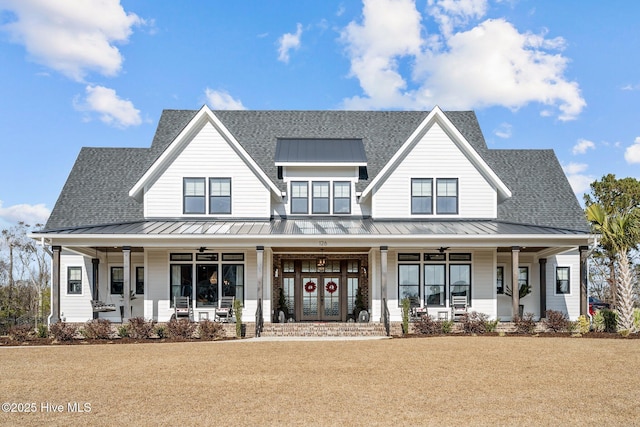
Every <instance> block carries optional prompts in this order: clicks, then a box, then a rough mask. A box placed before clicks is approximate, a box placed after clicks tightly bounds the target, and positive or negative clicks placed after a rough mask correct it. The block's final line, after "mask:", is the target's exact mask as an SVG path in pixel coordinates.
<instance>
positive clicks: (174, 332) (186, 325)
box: [167, 318, 197, 339]
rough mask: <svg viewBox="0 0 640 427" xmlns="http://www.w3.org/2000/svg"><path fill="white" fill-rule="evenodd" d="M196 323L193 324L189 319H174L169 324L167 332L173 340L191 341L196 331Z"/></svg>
mask: <svg viewBox="0 0 640 427" xmlns="http://www.w3.org/2000/svg"><path fill="white" fill-rule="evenodd" d="M196 326H197V324H196V323H192V322H190V321H189V319H176V318H173V319H171V320H169V323H167V332H168V333H169V336H170V337H171V338H178V339H190V338H192V337H193V333H194V332H195V330H196Z"/></svg>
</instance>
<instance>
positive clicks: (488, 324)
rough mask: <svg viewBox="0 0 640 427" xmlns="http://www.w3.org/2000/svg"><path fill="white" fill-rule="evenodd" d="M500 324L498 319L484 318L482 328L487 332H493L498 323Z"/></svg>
mask: <svg viewBox="0 0 640 427" xmlns="http://www.w3.org/2000/svg"><path fill="white" fill-rule="evenodd" d="M499 324H500V319H495V320H486V321H485V322H484V328H485V329H486V331H487V332H495V331H496V329H498V325H499Z"/></svg>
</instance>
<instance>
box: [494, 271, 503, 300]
mask: <svg viewBox="0 0 640 427" xmlns="http://www.w3.org/2000/svg"><path fill="white" fill-rule="evenodd" d="M496 289H497V293H498V295H502V294H504V267H503V266H500V267H498V269H497V270H496Z"/></svg>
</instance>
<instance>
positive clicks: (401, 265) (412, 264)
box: [398, 262, 421, 307]
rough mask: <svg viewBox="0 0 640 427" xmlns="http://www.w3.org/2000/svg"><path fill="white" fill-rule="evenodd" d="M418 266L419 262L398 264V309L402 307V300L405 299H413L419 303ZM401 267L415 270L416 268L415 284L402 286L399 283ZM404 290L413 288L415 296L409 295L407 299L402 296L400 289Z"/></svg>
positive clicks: (419, 281)
mask: <svg viewBox="0 0 640 427" xmlns="http://www.w3.org/2000/svg"><path fill="white" fill-rule="evenodd" d="M420 265H421V264H420V263H419V262H418V263H415V262H407V263H402V264H398V307H402V300H403V299H405V298H409V299H410V300H411V299H414V298H415V299H416V300H417V301H418V302H419V301H420V283H421V280H420V274H421V272H420V269H421V268H420ZM403 267H415V268H417V271H418V281H417V282H416V283H415V284H413V283H409V284H402V283H401V281H400V270H401V269H402V268H403ZM404 288H415V291H416V292H415V295H410V296H408V297H407V296H405V295H403V293H402V292H401V289H404Z"/></svg>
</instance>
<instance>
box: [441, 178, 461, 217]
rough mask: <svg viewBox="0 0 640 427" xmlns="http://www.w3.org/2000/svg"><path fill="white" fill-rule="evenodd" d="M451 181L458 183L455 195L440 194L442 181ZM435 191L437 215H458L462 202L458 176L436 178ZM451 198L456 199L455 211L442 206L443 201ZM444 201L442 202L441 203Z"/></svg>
mask: <svg viewBox="0 0 640 427" xmlns="http://www.w3.org/2000/svg"><path fill="white" fill-rule="evenodd" d="M449 182H455V184H456V194H455V196H450V195H448V194H447V195H444V196H441V195H440V191H439V185H438V184H440V183H449ZM435 193H436V215H457V214H458V212H459V204H460V197H459V196H460V185H459V182H458V178H437V179H436V188H435ZM450 199H455V210H454V211H449V210H444V209H443V207H442V206H441V205H442V203H444V201H448V200H450ZM441 201H442V203H441Z"/></svg>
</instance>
